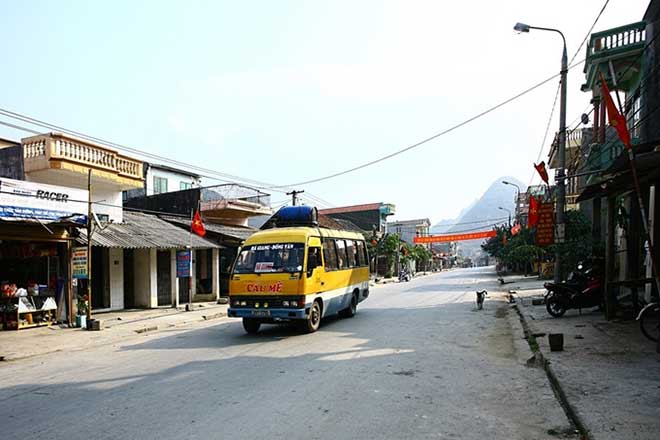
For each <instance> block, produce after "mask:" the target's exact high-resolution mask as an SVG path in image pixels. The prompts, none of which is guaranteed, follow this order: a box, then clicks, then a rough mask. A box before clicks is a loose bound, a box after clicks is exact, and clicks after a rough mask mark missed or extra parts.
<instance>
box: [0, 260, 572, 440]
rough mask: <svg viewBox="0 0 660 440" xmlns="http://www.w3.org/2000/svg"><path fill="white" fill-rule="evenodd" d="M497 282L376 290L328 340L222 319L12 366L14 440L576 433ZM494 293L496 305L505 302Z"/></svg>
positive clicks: (8, 406) (333, 324)
mask: <svg viewBox="0 0 660 440" xmlns="http://www.w3.org/2000/svg"><path fill="white" fill-rule="evenodd" d="M493 280H494V275H493V273H492V269H469V270H456V271H452V272H443V273H442V274H435V275H432V276H427V277H421V278H417V279H415V280H413V281H411V282H409V283H402V284H390V285H385V286H378V287H375V288H373V290H372V295H371V297H370V298H369V299H368V300H367V301H366V302H364V303H362V304H361V307H360V309H359V311H358V314H357V316H356V317H355V318H352V319H343V320H342V319H329V320H326V321H324V322H323V323H322V327H321V329H320V330H319V331H318V332H317V333H314V334H310V335H300V334H297V333H296V332H295V331H294V330H292V329H290V328H286V327H281V326H267V327H265V329H264V330H262V332H261V333H260V334H259V335H257V336H249V335H246V334H245V333H244V332H243V329H242V326H241V324H240V322H239V321H234V320H230V319H223V320H221V321H215V322H210V323H204V324H200V325H198V326H196V327H193V328H188V329H183V330H182V329H176V330H172V331H169V332H160V333H157V334H154V335H148V336H140V337H136V338H134V339H132V340H130V341H126V342H125V343H122V344H118V345H115V346H107V347H99V348H95V349H90V350H85V351H79V352H74V353H58V354H55V355H49V356H45V357H39V358H34V359H27V360H23V361H17V362H11V363H7V364H2V365H0V432H1V433H2V435H1V436H2V438H14V439H27V438H40V439H50V438H53V439H65V438H66V439H89V438H95V439H115V438H141V439H158V440H164V439H183V438H190V439H197V438H199V439H202V438H203V439H216V438H218V439H219V438H227V439H229V438H231V439H255V438H275V439H280V438H281V439H298V438H307V439H417V438H420V439H423V438H445V439H451V438H455V439H484V438H490V439H545V438H548V439H549V438H557V437H558V436H557V435H556V434H554V433H555V432H560V433H561V432H564V431H565V430H567V429H568V422H567V420H566V418H565V416H564V414H563V412H562V410H561V408H560V407H559V405H558V404H557V402H556V399H555V398H554V396H553V394H552V391H551V390H550V389H549V387H548V385H547V380H546V378H545V376H544V374H543V372H542V371H541V370H538V369H533V368H527V367H525V366H524V359H525V357H527V356H529V352H528V351H527V348H526V347H525V345H524V343H523V341H522V340H521V334H520V330H519V327H518V323H517V318H516V316H515V313H514V312H513V311H509V308H508V306H507V305H506V304H504V302H502V301H498V300H497V299H496V298H494V297H493V295H491V298H489V299H487V301H486V305H485V308H484V310H482V311H476V310H475V307H474V290H475V289H476V288H477V287H487V288H491V289H494V288H495V285H494V283H493ZM491 293H492V292H491Z"/></svg>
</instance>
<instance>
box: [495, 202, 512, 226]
mask: <svg viewBox="0 0 660 440" xmlns="http://www.w3.org/2000/svg"><path fill="white" fill-rule="evenodd" d="M497 209H501V210H502V211H506V212H508V213H509V227H511V210H510V209H506V208H502V207H501V206H498V207H497Z"/></svg>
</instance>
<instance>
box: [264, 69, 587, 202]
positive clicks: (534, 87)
mask: <svg viewBox="0 0 660 440" xmlns="http://www.w3.org/2000/svg"><path fill="white" fill-rule="evenodd" d="M583 62H584V60H582V61H580V62H578V63H575V64H574V65H571V66H569V68H568V69H569V70H570V69H572V68H574V67H576V66H578V65H580V64H582V63H583ZM560 75H561V73H557V74H555V75H552V76H551V77H549V78H546V79H544V80H543V81H541V82H539V83H537V84H535V85H533V86H531V87H529V88H527V89H525V90H523V91H522V92H520V93H518V94H516V95H514V96H512V97H510V98H507V99H505V100H504V101H501V102H500V103H498V104H496V105H494V106H492V107H489V108H488V109H486V110H484V111H482V112H481V113H478V114H476V115H474V116H472V117H470V118H468V119H466V120H464V121H462V122H459V123H458V124H455V125H453V126H451V127H449V128H448V129H446V130H443V131H441V132H440V133H437V134H434V135H433V136H430V137H428V138H426V139H424V140H422V141H419V142H417V143H414V144H412V145H409V146H407V147H405V148H402V149H400V150H397V151H395V152H393V153H390V154H388V155H385V156H382V157H380V158H378V159H374V160H371V161H369V162H366V163H363V164H361V165H358V166H355V167H353V168H349V169H347V170H344V171H340V172H337V173H333V174H329V175H327V176H323V177H317V178H315V179H309V180H305V181H302V182H296V183H291V184H288V185H279V186H273V187H268V188H266V189H274V188H291V187H295V186H302V185H309V184H311V183H317V182H321V181H324V180H328V179H333V178H335V177H339V176H342V175H344V174H348V173H352V172H354V171H357V170H360V169H362V168H366V167H369V166H372V165H375V164H377V163H380V162H383V161H385V160H387V159H391V158H393V157H395V156H398V155H400V154H403V153H405V152H407V151H410V150H412V149H414V148H417V147H420V146H422V145H424V144H426V143H428V142H431V141H432V140H434V139H437V138H439V137H440V136H443V135H445V134H448V133H451V132H452V131H454V130H457V129H459V128H461V127H463V126H464V125H467V124H469V123H470V122H473V121H475V120H477V119H479V118H481V117H483V116H485V115H487V114H489V113H491V112H493V111H495V110H497V109H499V108H500V107H503V106H505V105H506V104H509V103H510V102H513V101H515V100H516V99H518V98H521V97H522V96H524V95H526V94H528V93H530V92H532V91H534V90H536V89H538V88H539V87H541V86H543V85H545V84H547V83H548V82H550V81H552V80H553V79H555V78H557V77H558V76H560Z"/></svg>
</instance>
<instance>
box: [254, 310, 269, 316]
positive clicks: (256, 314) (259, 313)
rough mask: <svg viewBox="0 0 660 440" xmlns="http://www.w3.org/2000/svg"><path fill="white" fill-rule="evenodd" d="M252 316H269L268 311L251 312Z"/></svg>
mask: <svg viewBox="0 0 660 440" xmlns="http://www.w3.org/2000/svg"><path fill="white" fill-rule="evenodd" d="M252 316H270V310H252Z"/></svg>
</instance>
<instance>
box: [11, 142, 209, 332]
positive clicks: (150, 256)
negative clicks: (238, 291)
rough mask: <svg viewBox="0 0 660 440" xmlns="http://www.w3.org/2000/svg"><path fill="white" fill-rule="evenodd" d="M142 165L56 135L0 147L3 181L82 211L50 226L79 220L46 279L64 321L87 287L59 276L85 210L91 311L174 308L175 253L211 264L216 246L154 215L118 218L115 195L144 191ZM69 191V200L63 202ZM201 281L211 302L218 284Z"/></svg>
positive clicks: (77, 241) (80, 237) (64, 273)
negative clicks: (43, 188) (39, 190)
mask: <svg viewBox="0 0 660 440" xmlns="http://www.w3.org/2000/svg"><path fill="white" fill-rule="evenodd" d="M142 166H143V163H142V162H141V161H139V160H137V159H134V158H131V157H129V156H126V155H123V154H121V153H120V152H119V151H117V150H115V149H113V148H109V147H107V146H105V145H101V144H98V143H95V142H92V141H89V140H87V139H82V138H78V137H75V136H70V135H68V134H62V133H47V134H43V135H37V136H31V137H27V138H24V139H22V140H21V142H20V143H11V144H10V145H5V146H4V148H0V170H1V171H2V172H3V174H4V176H3V177H10V178H11V179H15V180H17V181H19V182H20V181H23V182H25V184H26V185H55V186H56V187H57V188H60V190H59V191H58V192H57V193H55V194H64V195H62V196H59V197H61V198H63V197H65V196H66V197H68V200H67V203H68V204H69V205H70V204H72V203H74V202H75V203H79V204H82V205H81V206H78V208H79V211H82V212H77V213H75V214H76V215H75V216H70V215H69V216H65V217H62V218H60V219H56V220H57V221H56V222H55V223H57V224H58V225H59V223H61V222H62V220H65V221H67V222H69V223H71V219H72V218H74V219H75V218H79V217H80V216H82V217H84V218H85V221H84V222H82V223H76V224H75V225H73V226H70V227H68V229H66V230H65V231H63V232H62V233H61V234H59V236H60V237H61V239H62V240H64V239H65V238H66V240H68V241H66V242H64V243H66V247H67V249H68V252H69V254H68V255H66V256H64V255H63V254H62V253H61V252H58V255H57V256H58V258H60V259H64V260H66V263H61V270H59V272H57V273H55V274H54V275H55V278H56V279H57V283H58V284H62V285H64V286H65V288H66V289H68V291H69V292H70V293H69V294H68V295H67V305H66V306H67V309H68V310H69V315H71V314H72V313H73V312H75V310H73V309H74V305H75V301H74V300H75V298H76V297H77V295H82V294H84V293H85V292H86V291H87V287H88V281H87V279H80V280H77V279H74V278H73V277H72V276H71V274H70V273H69V272H68V269H67V267H70V264H71V262H70V259H71V255H70V252H72V251H73V250H75V249H76V248H80V249H86V243H87V234H88V231H87V221H86V219H87V211H88V208H89V206H88V205H91V212H92V218H93V221H92V222H91V224H92V240H91V241H92V251H91V255H90V256H89V257H90V258H91V271H92V277H91V292H92V296H91V304H92V308H93V309H94V310H96V311H105V310H121V309H124V308H126V307H160V306H176V305H177V304H179V302H181V298H180V296H179V290H181V289H179V283H180V280H176V281H175V279H176V277H171V274H172V273H173V271H174V269H175V268H176V258H175V257H176V252H177V251H181V250H185V249H189V248H191V247H192V248H193V249H196V250H204V251H208V253H209V256H208V257H205V258H207V260H208V261H210V263H208V265H209V266H213V265H215V266H214V267H217V265H218V258H217V256H218V248H219V246H218V245H217V244H215V243H212V242H210V241H207V240H204V239H202V238H200V237H193V236H190V234H185V233H181V229H180V228H177V227H175V226H173V225H171V224H169V223H167V222H164V221H162V222H161V221H159V219H158V218H157V217H155V216H149V215H146V214H140V213H135V212H124V209H123V206H122V198H123V196H122V195H123V193H124V192H125V191H131V190H136V189H141V188H144V177H143V175H144V172H143V168H142ZM8 174H9V176H7V175H8ZM69 192H70V193H72V194H75V196H67V194H68V193H69ZM50 193H51V194H53V193H54V192H53V191H50ZM52 197H58V196H57V195H55V196H52ZM35 220H37V221H38V223H42V222H43V221H42V220H41V219H39V218H36V219H27V221H35ZM15 227H16V225H15V224H11V225H8V224H6V223H2V224H0V229H1V230H0V234H2V230H4V231H5V232H4V233H5V234H8V233H9V232H11V229H12V228H15ZM18 236H19V237H28V238H29V237H30V235H29V234H28V235H25V236H22V235H20V234H19V235H18ZM58 246H59V245H58ZM49 252H53V251H52V250H51V251H49ZM214 255H215V257H214ZM205 261H206V260H205ZM195 264H196V262H195V258H193V274H192V279H193V282H192V285H193V299H195V297H194V292H195V285H196V284H197V283H198V280H197V279H196V278H195V275H196V272H195ZM206 272H210V273H211V275H213V274H217V270H206V269H205V272H204V274H205V275H206ZM174 273H175V272H174ZM197 273H199V271H198V272H197ZM209 278H210V279H211V280H210V281H209V282H210V284H211V286H212V287H211V290H212V291H213V292H214V293H215V295H216V297H217V296H218V295H219V287H218V286H219V278H218V276H217V275H216V276H215V277H213V276H209ZM181 284H183V282H181ZM187 284H190V283H189V282H187V283H186V285H187ZM69 318H70V316H69ZM69 321H70V319H69Z"/></svg>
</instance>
